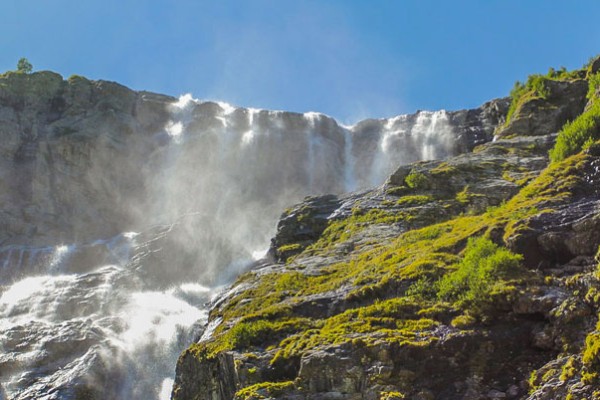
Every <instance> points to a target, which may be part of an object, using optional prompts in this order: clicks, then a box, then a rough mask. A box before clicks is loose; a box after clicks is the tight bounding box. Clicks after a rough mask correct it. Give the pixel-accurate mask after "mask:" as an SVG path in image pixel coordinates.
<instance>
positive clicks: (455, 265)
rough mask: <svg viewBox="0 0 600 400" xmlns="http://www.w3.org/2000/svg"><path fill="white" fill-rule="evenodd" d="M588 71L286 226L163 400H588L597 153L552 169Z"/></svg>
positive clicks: (215, 315)
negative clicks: (467, 143) (483, 134)
mask: <svg viewBox="0 0 600 400" xmlns="http://www.w3.org/2000/svg"><path fill="white" fill-rule="evenodd" d="M596 66H597V62H594V63H592V64H591V66H590V68H588V69H587V70H582V71H576V72H574V73H571V74H568V75H564V76H561V77H553V78H551V79H550V81H549V83H547V85H548V86H547V90H548V94H547V96H546V98H543V99H541V98H538V97H536V96H533V95H532V96H530V98H529V99H525V100H523V102H522V104H520V106H519V107H518V108H517V109H516V111H515V112H514V114H513V115H512V118H511V119H510V121H509V122H508V123H504V120H503V119H502V118H501V117H499V118H497V119H495V121H496V124H497V128H496V133H497V138H496V140H494V141H493V142H485V141H482V144H480V145H478V146H476V147H474V148H473V150H472V151H470V152H466V153H464V154H460V155H458V156H455V157H449V158H447V159H445V160H429V161H422V162H417V163H412V164H408V165H403V166H400V167H399V168H397V169H396V170H395V172H393V173H392V174H391V175H390V176H389V178H388V180H387V182H386V183H385V184H384V185H382V186H379V187H376V188H374V189H371V190H367V191H364V192H356V193H352V194H344V195H337V196H319V197H309V198H306V199H305V200H304V202H301V203H300V204H298V205H296V206H294V207H292V208H290V209H288V210H287V211H285V212H284V214H283V215H282V217H281V219H280V222H279V224H278V229H277V233H276V235H275V237H274V239H273V240H272V245H271V249H270V252H269V254H270V256H271V257H269V258H267V259H264V260H262V261H261V262H259V263H257V264H256V265H255V268H254V269H253V270H251V271H249V272H247V273H245V274H243V275H241V276H240V277H239V278H238V279H237V281H236V282H235V283H234V284H233V285H232V286H231V287H230V288H229V289H228V290H227V291H226V292H224V293H223V294H222V295H221V296H220V297H219V298H217V299H216V301H215V302H214V303H213V305H212V308H211V311H210V316H209V321H210V322H209V324H210V325H209V326H211V334H210V335H205V336H204V337H203V338H202V339H201V340H200V341H199V342H198V343H195V344H193V345H192V346H191V347H190V348H189V349H188V350H186V351H185V352H184V353H183V354H182V355H181V357H180V359H179V362H178V366H177V377H176V380H175V387H174V391H173V398H174V399H222V400H225V399H231V398H235V399H238V400H241V399H261V398H281V399H315V400H316V399H369V400H370V399H373V400H375V399H532V400H533V399H548V400H549V399H557V398H568V399H591V398H598V396H599V393H598V391H597V388H598V384H599V381H598V379H599V377H600V362H599V361H598V356H599V354H600V350H599V349H600V345H599V344H598V343H600V339H599V338H600V334H598V330H597V329H598V328H597V326H596V324H597V322H598V312H599V311H600V300H599V299H600V295H598V293H600V291H599V290H600V280H599V275H598V272H597V271H598V261H599V260H598V259H597V256H596V254H597V252H598V248H599V246H600V223H599V220H598V209H599V208H598V207H599V206H600V192H599V190H598V179H599V178H600V168H598V165H600V158H599V156H600V154H599V152H598V151H597V146H598V145H597V144H594V145H591V143H588V144H587V145H586V146H588V145H589V148H588V149H587V150H583V151H581V152H580V153H579V154H576V155H574V156H572V157H570V158H568V159H566V160H564V161H560V162H558V161H557V162H553V163H550V162H549V160H548V151H549V150H550V149H551V148H552V147H553V146H554V143H555V141H556V138H557V133H558V132H559V131H561V127H562V126H563V124H565V123H566V122H567V121H570V120H574V119H576V118H577V117H578V116H579V115H580V114H581V113H582V112H583V111H584V110H588V109H590V108H591V104H592V103H593V102H595V101H598V100H597V98H595V97H593V96H592V97H591V98H586V94H587V93H588V83H589V82H588V81H591V80H590V77H591V74H594V73H596V71H595V70H594V69H593V68H596ZM591 92H592V93H593V90H592V91H591ZM499 104H500V103H491V104H488V105H487V106H486V107H488V108H489V107H491V109H493V108H494V107H497V106H498V105H499ZM486 107H484V108H482V109H481V110H480V111H479V113H484V112H486V111H485V109H486ZM506 108H507V107H506V106H503V108H502V109H503V110H506ZM455 117H456V118H460V119H461V120H463V121H464V120H467V119H468V117H469V113H466V114H465V113H463V114H461V116H460V117H458V114H456V115H455ZM363 124H365V125H364V126H367V125H368V124H369V122H368V121H367V122H364V123H363ZM359 126H360V124H359ZM364 129H366V128H364ZM561 134H562V132H561V133H558V135H561ZM595 139H597V138H595ZM595 257H596V258H595Z"/></svg>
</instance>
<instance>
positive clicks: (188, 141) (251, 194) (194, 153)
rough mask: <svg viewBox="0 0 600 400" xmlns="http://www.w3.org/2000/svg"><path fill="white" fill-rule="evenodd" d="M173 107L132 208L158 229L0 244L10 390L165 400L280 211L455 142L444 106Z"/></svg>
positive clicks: (440, 152) (1, 321)
mask: <svg viewBox="0 0 600 400" xmlns="http://www.w3.org/2000/svg"><path fill="white" fill-rule="evenodd" d="M170 112H171V114H170V115H171V120H170V121H169V122H168V124H167V125H166V126H165V127H164V132H163V134H165V135H166V137H168V138H169V143H168V144H167V145H166V146H165V147H164V148H163V149H161V150H160V151H157V152H156V153H154V154H152V156H151V157H149V161H148V166H147V168H148V170H149V171H150V172H149V173H148V174H147V177H146V182H145V183H146V185H145V186H146V187H147V188H148V189H147V190H148V193H147V196H146V198H147V199H148V203H147V204H144V205H139V204H134V205H131V206H132V208H135V212H136V215H138V214H139V215H142V216H143V218H144V220H143V221H141V222H140V224H139V226H146V227H148V226H155V227H154V228H148V229H147V230H146V231H144V232H141V233H139V234H138V233H133V232H124V233H122V234H120V235H117V236H115V237H113V238H109V239H104V238H99V239H98V240H97V241H95V242H92V243H69V244H63V245H59V246H46V247H31V246H29V247H28V246H5V247H1V248H0V285H4V287H3V288H2V289H1V291H0V350H1V352H2V354H1V355H0V372H1V374H0V384H1V385H2V388H3V390H4V391H5V393H6V396H7V397H8V398H15V399H40V398H47V399H70V398H75V396H76V395H78V393H79V394H80V393H81V392H80V391H82V390H84V389H86V388H95V389H96V390H98V391H100V392H101V393H103V394H104V395H105V397H106V398H123V399H125V398H146V399H164V398H168V397H169V394H170V388H171V385H172V382H173V380H172V378H173V376H174V368H175V363H176V359H177V357H178V355H179V354H180V352H181V351H182V350H183V349H184V348H185V347H187V346H188V345H189V344H190V343H191V341H193V340H194V339H198V337H197V336H198V335H200V334H201V331H200V330H199V329H198V326H199V325H202V323H203V321H205V320H206V317H207V314H206V313H207V311H206V309H205V308H204V307H205V306H204V304H205V303H206V302H207V301H208V300H209V299H210V298H211V296H212V295H213V294H214V292H215V289H212V288H216V287H219V286H220V285H222V284H226V283H228V282H231V280H232V279H233V278H234V277H235V276H236V275H237V274H238V273H239V272H241V271H243V270H244V269H246V268H247V267H248V265H249V263H251V262H252V261H253V260H257V259H259V258H261V257H262V256H264V254H265V253H266V249H267V248H268V245H269V240H270V238H271V237H272V236H273V234H274V232H275V226H276V222H277V219H278V217H279V215H280V213H281V212H282V210H283V209H284V208H286V207H288V206H290V205H292V204H294V203H296V202H298V201H300V200H301V199H302V198H303V197H304V196H306V195H310V194H321V193H342V192H345V191H350V190H357V189H361V188H365V187H369V186H373V185H378V184H381V183H383V181H384V180H385V179H386V177H387V176H388V175H389V174H390V173H391V172H393V170H394V168H396V167H397V166H398V165H399V164H402V163H408V162H412V161H416V160H421V159H432V158H440V157H445V156H447V155H450V154H452V153H453V152H454V151H455V148H456V143H455V139H456V138H455V135H454V132H453V130H452V127H451V126H450V125H449V124H448V118H447V115H446V113H445V112H436V113H430V112H421V113H419V114H418V115H416V116H412V117H411V116H399V117H396V118H392V119H389V120H371V121H364V122H363V123H359V124H357V125H354V126H349V127H345V126H340V125H338V124H337V123H336V122H335V121H334V120H332V119H331V118H329V117H327V116H325V115H322V114H318V113H306V114H293V113H284V112H279V111H266V110H256V109H243V108H236V107H233V106H231V105H229V104H226V103H213V102H201V101H198V100H194V99H193V98H192V97H191V96H190V95H185V96H182V97H181V98H180V99H179V101H178V102H176V103H174V104H173V105H172V106H171V110H170ZM122 173H127V171H122ZM139 207H143V209H142V210H140V209H139ZM159 224H164V225H163V226H162V227H160V225H159ZM156 226H158V227H160V228H156ZM134 228H135V227H132V229H134ZM211 328H214V326H212V327H208V331H207V332H205V333H204V336H203V337H204V338H206V337H207V335H209V334H210V329H211ZM1 397H2V396H1V393H0V398H1Z"/></svg>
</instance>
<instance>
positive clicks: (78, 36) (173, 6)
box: [0, 0, 600, 123]
mask: <svg viewBox="0 0 600 400" xmlns="http://www.w3.org/2000/svg"><path fill="white" fill-rule="evenodd" d="M1 3H2V12H1V13H0V49H1V55H2V57H1V58H0V71H5V70H9V69H14V68H15V65H16V62H17V60H18V59H19V58H20V57H27V58H28V59H29V60H30V61H31V63H32V64H33V66H34V69H35V70H45V69H47V70H53V71H56V72H59V73H61V74H62V75H63V76H65V77H68V76H69V75H71V74H79V75H84V76H86V77H89V78H92V79H106V80H112V81H117V82H120V83H122V84H124V85H126V86H129V87H131V88H133V89H138V90H150V91H155V92H160V93H166V94H171V95H179V94H183V93H188V92H190V93H192V94H193V95H194V96H195V97H197V98H200V99H214V100H223V101H227V102H230V103H233V104H235V105H240V106H251V107H257V108H269V109H284V110H290V111H298V112H304V111H319V112H323V113H325V114H329V115H332V116H334V117H336V118H338V119H340V120H341V121H342V122H346V123H350V122H354V121H356V120H357V119H359V118H364V117H382V116H391V115H396V114H401V113H409V112H414V111H415V110H417V109H430V110H435V109H441V108H445V109H461V108H470V107H476V106H478V105H479V104H481V103H483V102H484V101H487V100H489V99H492V98H494V97H500V96H505V95H507V94H508V92H509V90H510V88H511V87H512V85H513V83H514V82H515V80H522V79H524V78H526V76H527V75H528V74H530V73H534V72H546V71H547V70H548V67H550V66H554V67H560V66H565V67H567V68H569V69H572V68H577V67H580V66H581V65H582V64H584V63H585V62H586V61H587V60H588V58H589V57H590V56H592V55H596V54H598V53H600V23H598V16H599V15H600V1H598V0H589V1H588V0H573V1H566V0H565V1H553V0H545V1H542V0H471V1H460V0H453V1H442V0H439V1H428V0H388V1H383V0H382V1H376V0H362V1H358V0H357V1H353V0H319V1H300V0H295V1H292V0H289V1H288V0H270V1H267V0H257V1H253V0H237V1H233V0H231V1H227V0H212V1H204V0H27V1H23V0H1Z"/></svg>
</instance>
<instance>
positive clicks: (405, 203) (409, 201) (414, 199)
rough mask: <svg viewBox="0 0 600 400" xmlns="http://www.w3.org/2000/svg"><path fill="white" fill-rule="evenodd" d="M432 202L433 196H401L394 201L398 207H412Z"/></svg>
mask: <svg viewBox="0 0 600 400" xmlns="http://www.w3.org/2000/svg"><path fill="white" fill-rule="evenodd" d="M433 200H434V198H433V196H428V195H412V196H403V197H400V198H399V199H398V200H397V201H396V205H397V206H400V207H414V206H420V205H423V204H427V203H430V202H432V201H433Z"/></svg>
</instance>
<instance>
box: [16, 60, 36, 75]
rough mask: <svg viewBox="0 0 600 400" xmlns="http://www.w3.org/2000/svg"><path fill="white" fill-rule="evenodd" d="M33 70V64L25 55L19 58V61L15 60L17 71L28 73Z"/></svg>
mask: <svg viewBox="0 0 600 400" xmlns="http://www.w3.org/2000/svg"><path fill="white" fill-rule="evenodd" d="M32 70H33V65H31V63H30V62H29V60H28V59H26V58H25V57H23V58H21V59H20V60H19V62H17V72H23V73H25V74H30V73H31V71H32Z"/></svg>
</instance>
